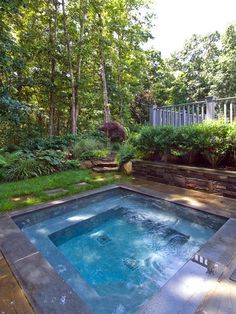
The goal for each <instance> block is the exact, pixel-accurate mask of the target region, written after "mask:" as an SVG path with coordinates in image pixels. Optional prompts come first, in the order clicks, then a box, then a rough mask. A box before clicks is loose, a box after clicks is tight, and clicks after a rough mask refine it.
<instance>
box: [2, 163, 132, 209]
mask: <svg viewBox="0 0 236 314" xmlns="http://www.w3.org/2000/svg"><path fill="white" fill-rule="evenodd" d="M127 180H130V178H128V177H125V176H122V175H121V174H119V173H106V174H95V173H93V172H92V171H91V170H87V169H86V170H82V169H81V170H69V171H64V172H60V173H56V174H52V175H48V176H42V177H37V178H32V179H28V180H22V181H17V182H10V183H2V184H0V212H5V211H10V210H13V209H18V208H22V207H26V206H32V205H36V204H39V203H42V202H45V201H49V200H54V199H57V198H61V197H63V196H68V195H72V194H76V193H79V192H84V191H87V190H91V189H95V188H98V187H101V186H104V185H109V184H113V183H116V182H118V181H119V182H120V181H127ZM80 182H86V183H87V185H83V186H80V187H77V186H75V185H76V184H77V183H80ZM57 188H62V189H65V190H68V191H66V192H60V193H56V194H52V195H47V194H45V192H44V191H46V190H51V189H57Z"/></svg>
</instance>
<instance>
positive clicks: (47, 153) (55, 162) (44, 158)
mask: <svg viewBox="0 0 236 314" xmlns="http://www.w3.org/2000/svg"><path fill="white" fill-rule="evenodd" d="M34 157H35V159H36V160H38V161H40V162H41V163H43V164H45V165H47V166H51V167H52V172H54V171H60V170H64V169H66V159H65V157H66V156H65V153H63V152H61V151H60V150H58V151H55V150H52V149H48V150H38V151H35V153H34Z"/></svg>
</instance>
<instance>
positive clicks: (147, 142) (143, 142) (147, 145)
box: [135, 126, 159, 159]
mask: <svg viewBox="0 0 236 314" xmlns="http://www.w3.org/2000/svg"><path fill="white" fill-rule="evenodd" d="M158 131H159V128H157V127H151V126H144V127H143V128H142V129H141V131H140V133H139V135H138V136H137V139H136V141H135V145H136V147H137V150H138V151H139V153H140V157H141V158H144V159H152V157H153V156H154V155H157V154H158V153H159V149H158V147H157V146H156V144H155V141H154V139H155V138H156V136H157V134H158Z"/></svg>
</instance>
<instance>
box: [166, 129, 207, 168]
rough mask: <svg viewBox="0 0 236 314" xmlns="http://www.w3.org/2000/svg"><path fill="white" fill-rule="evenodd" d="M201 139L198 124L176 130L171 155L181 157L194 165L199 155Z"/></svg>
mask: <svg viewBox="0 0 236 314" xmlns="http://www.w3.org/2000/svg"><path fill="white" fill-rule="evenodd" d="M200 139H201V133H200V130H199V127H198V125H197V124H193V125H188V126H181V127H179V128H176V129H175V136H174V141H173V145H172V147H171V154H173V155H175V156H178V157H181V158H182V159H183V161H184V162H186V163H188V164H191V163H193V162H194V161H195V160H196V158H197V156H198V153H199V140H200Z"/></svg>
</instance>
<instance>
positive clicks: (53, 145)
mask: <svg viewBox="0 0 236 314" xmlns="http://www.w3.org/2000/svg"><path fill="white" fill-rule="evenodd" d="M76 140H77V136H76V135H73V134H67V135H64V136H55V137H53V138H33V139H31V140H29V141H27V142H25V143H23V144H22V145H21V149H23V150H28V151H35V150H49V149H54V150H65V149H67V148H68V147H70V146H72V145H73V144H74V143H75V142H76Z"/></svg>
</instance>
